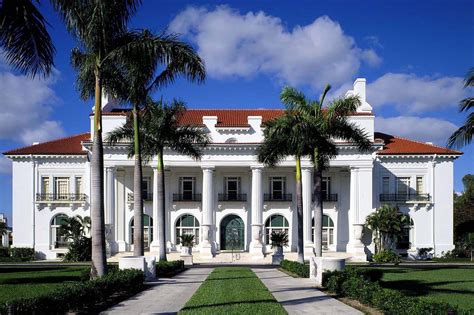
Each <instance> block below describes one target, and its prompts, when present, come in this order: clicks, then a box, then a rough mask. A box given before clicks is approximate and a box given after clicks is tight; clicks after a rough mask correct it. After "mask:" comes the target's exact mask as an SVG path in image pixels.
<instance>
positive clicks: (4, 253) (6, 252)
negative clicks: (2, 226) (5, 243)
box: [0, 246, 10, 258]
mask: <svg viewBox="0 0 474 315" xmlns="http://www.w3.org/2000/svg"><path fill="white" fill-rule="evenodd" d="M4 257H10V249H9V248H8V247H1V246H0V258H4Z"/></svg>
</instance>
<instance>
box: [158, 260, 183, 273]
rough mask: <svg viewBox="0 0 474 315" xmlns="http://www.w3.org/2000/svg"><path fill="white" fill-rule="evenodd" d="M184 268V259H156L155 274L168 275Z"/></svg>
mask: <svg viewBox="0 0 474 315" xmlns="http://www.w3.org/2000/svg"><path fill="white" fill-rule="evenodd" d="M183 270H184V260H172V261H158V262H157V263H156V276H157V277H167V276H168V277H169V276H173V275H175V274H177V273H179V272H181V271H183Z"/></svg>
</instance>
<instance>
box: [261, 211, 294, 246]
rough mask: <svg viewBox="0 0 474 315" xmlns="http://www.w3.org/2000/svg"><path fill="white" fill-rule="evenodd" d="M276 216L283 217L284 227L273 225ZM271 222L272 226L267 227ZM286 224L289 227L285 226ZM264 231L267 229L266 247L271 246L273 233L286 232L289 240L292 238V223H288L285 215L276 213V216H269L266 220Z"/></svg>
mask: <svg viewBox="0 0 474 315" xmlns="http://www.w3.org/2000/svg"><path fill="white" fill-rule="evenodd" d="M275 216H281V217H283V226H272V225H271V222H272V221H271V218H273V217H275ZM269 221H270V226H267V222H269ZM285 222H286V223H287V226H285ZM263 227H264V229H265V240H264V241H265V244H266V245H270V244H271V240H270V238H271V235H272V232H273V231H284V232H286V235H288V238H289V237H290V222H289V221H288V219H287V218H286V217H285V216H284V215H283V214H279V213H275V214H272V215H271V216H269V217H268V218H267V219H266V220H265V224H264V226H263Z"/></svg>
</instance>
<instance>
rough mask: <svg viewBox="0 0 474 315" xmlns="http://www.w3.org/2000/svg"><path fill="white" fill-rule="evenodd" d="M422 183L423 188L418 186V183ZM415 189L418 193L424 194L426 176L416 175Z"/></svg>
mask: <svg viewBox="0 0 474 315" xmlns="http://www.w3.org/2000/svg"><path fill="white" fill-rule="evenodd" d="M419 182H420V183H421V189H419V188H420V187H419V186H418V183H419ZM415 189H416V193H417V194H424V193H425V178H424V176H416V178H415Z"/></svg>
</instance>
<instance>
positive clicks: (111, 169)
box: [105, 166, 116, 172]
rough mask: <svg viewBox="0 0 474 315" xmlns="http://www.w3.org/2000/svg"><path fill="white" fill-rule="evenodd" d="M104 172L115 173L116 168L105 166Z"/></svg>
mask: <svg viewBox="0 0 474 315" xmlns="http://www.w3.org/2000/svg"><path fill="white" fill-rule="evenodd" d="M105 171H106V172H115V171H116V167H115V166H106V167H105Z"/></svg>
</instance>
